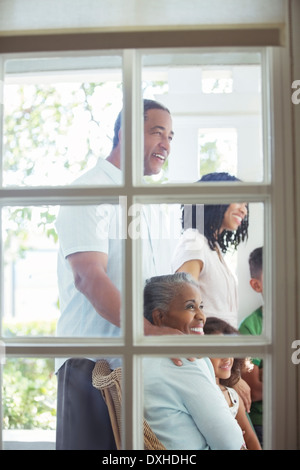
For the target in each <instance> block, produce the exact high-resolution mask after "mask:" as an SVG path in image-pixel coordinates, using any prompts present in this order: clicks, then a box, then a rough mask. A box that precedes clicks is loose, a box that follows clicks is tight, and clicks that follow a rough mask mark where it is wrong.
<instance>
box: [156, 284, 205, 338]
mask: <svg viewBox="0 0 300 470" xmlns="http://www.w3.org/2000/svg"><path fill="white" fill-rule="evenodd" d="M204 323H205V315H204V313H203V302H202V299H201V295H200V290H199V289H198V288H197V287H196V286H194V285H192V284H189V283H185V284H183V285H182V287H181V288H180V290H179V291H178V293H177V295H176V296H175V297H174V299H173V300H172V302H171V303H170V306H169V310H168V311H167V312H164V313H163V314H161V315H160V326H168V327H172V328H176V329H177V330H180V331H182V333H184V334H189V335H191V334H194V335H203V334H204V333H203V326H204Z"/></svg>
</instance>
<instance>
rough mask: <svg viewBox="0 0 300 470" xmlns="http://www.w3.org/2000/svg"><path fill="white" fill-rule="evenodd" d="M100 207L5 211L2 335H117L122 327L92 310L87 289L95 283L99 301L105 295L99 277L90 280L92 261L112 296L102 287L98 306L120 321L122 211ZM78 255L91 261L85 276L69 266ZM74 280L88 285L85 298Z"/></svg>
mask: <svg viewBox="0 0 300 470" xmlns="http://www.w3.org/2000/svg"><path fill="white" fill-rule="evenodd" d="M102 202H103V203H102V204H101V205H99V204H97V205H83V206H72V205H70V206H63V207H61V208H59V207H57V206H36V207H5V208H3V210H2V231H3V232H2V240H3V252H4V294H3V305H4V314H3V319H2V321H3V333H4V336H27V335H29V336H30V335H33V336H40V335H42V336H43V335H45V336H52V335H55V334H56V327H57V322H58V329H57V334H58V335H59V336H70V337H73V336H83V337H85V336H93V337H99V336H108V337H111V336H119V335H120V329H119V328H118V327H116V326H114V325H111V324H109V323H108V322H107V321H106V320H104V318H103V317H102V316H101V315H100V314H99V313H97V312H96V311H95V310H94V308H93V307H92V304H91V302H90V301H88V300H87V297H89V293H88V292H86V290H84V289H86V288H87V287H89V286H90V283H91V284H92V283H93V282H94V283H95V284H96V283H97V284H96V286H95V288H94V291H95V292H96V294H95V295H98V294H99V293H100V290H101V288H102V289H103V286H104V284H105V282H104V280H103V279H101V282H100V281H96V279H98V278H97V275H98V271H97V270H95V271H92V272H93V275H92V278H88V275H90V273H91V270H93V268H94V266H95V263H96V262H95V260H97V263H96V266H97V268H98V263H99V262H101V263H103V269H105V270H106V272H107V278H106V281H107V282H108V283H109V285H110V283H111V288H112V289H113V291H114V295H113V294H111V293H110V292H109V289H108V287H105V288H104V295H102V303H101V305H100V304H99V302H98V301H97V300H95V302H96V305H98V307H97V308H98V310H99V311H102V309H103V311H106V310H107V309H109V308H110V307H111V308H113V311H114V314H115V315H116V317H117V316H118V315H120V305H119V304H120V302H121V300H120V295H122V292H123V287H122V286H123V282H124V276H123V250H124V242H125V238H126V237H125V235H124V234H123V232H122V230H123V228H122V227H123V225H122V224H123V214H124V212H123V208H122V207H121V205H118V204H109V203H107V204H106V203H105V200H103V201H102ZM108 252H109V258H107V253H108ZM74 253H76V254H78V253H79V254H80V255H81V256H83V255H84V254H87V255H88V264H87V271H82V268H81V264H80V267H79V265H77V264H76V265H74V266H73V265H72V266H73V267H72V268H71V264H70V262H69V260H70V258H71V255H74ZM99 257H100V258H99ZM81 259H83V258H82V257H81ZM84 259H85V258H84ZM80 263H81V262H80ZM83 264H84V263H83ZM84 266H85V264H84ZM101 266H102V265H101ZM72 269H74V271H73V270H72ZM77 276H80V279H81V280H82V281H83V283H84V285H85V287H84V288H83V291H84V293H85V295H84V294H83V293H82V292H80V291H79V289H81V286H76V287H75V284H74V283H75V279H76V280H77ZM98 283H99V288H97V285H98ZM105 285H106V284H105ZM102 294H103V292H102ZM111 296H112V297H111ZM112 299H113V300H112ZM117 306H118V309H117ZM121 308H122V307H121ZM104 315H105V314H104Z"/></svg>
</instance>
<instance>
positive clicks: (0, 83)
mask: <svg viewBox="0 0 300 470" xmlns="http://www.w3.org/2000/svg"><path fill="white" fill-rule="evenodd" d="M3 87H4V60H3V57H2V56H0V188H1V187H2V169H3V102H4V95H3V92H4V90H3ZM3 277H4V266H3V245H2V209H1V206H0V338H2V318H3V314H4V302H3V295H2V292H3V289H4V279H3ZM1 344H2V343H1ZM1 344H0V347H1ZM3 361H4V359H3V360H2V359H1V357H0V403H1V407H0V423H1V424H0V450H2V449H3V439H2V437H3V433H2V425H3V407H2V382H3V375H2V368H3V365H2V362H3Z"/></svg>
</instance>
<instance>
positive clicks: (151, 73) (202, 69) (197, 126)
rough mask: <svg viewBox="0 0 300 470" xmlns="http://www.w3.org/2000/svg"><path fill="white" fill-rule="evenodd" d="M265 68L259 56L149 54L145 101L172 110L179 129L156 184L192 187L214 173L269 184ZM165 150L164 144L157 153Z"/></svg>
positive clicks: (145, 59)
mask: <svg viewBox="0 0 300 470" xmlns="http://www.w3.org/2000/svg"><path fill="white" fill-rule="evenodd" d="M261 68H262V65H261V55H260V53H259V52H244V53H243V52H238V53H235V52H195V53H191V52H190V51H189V52H188V53H176V54H175V53H171V52H170V53H166V52H165V53H163V52H162V53H158V54H147V55H146V54H145V55H144V56H143V69H142V80H143V82H142V84H143V97H144V98H145V99H153V100H157V101H158V102H159V103H161V104H162V105H164V106H166V107H167V108H168V109H169V111H170V113H171V116H172V124H173V131H174V138H173V140H172V142H171V146H170V147H171V148H170V154H169V157H168V159H167V160H166V161H165V163H164V164H163V166H162V169H161V171H160V173H159V174H153V176H152V180H154V181H158V182H162V183H189V182H194V181H197V180H198V179H200V177H201V176H202V175H203V174H206V173H208V172H212V171H215V172H220V171H226V172H229V173H233V174H234V175H235V176H237V177H238V178H239V179H240V180H242V181H245V182H261V181H262V180H263V178H264V174H263V139H262V94H261ZM163 147H165V143H164V142H158V143H157V146H156V147H155V149H154V151H153V155H156V154H157V153H159V151H160V150H161V152H162V153H163V152H164V150H162V149H163Z"/></svg>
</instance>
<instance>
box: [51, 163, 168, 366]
mask: <svg viewBox="0 0 300 470" xmlns="http://www.w3.org/2000/svg"><path fill="white" fill-rule="evenodd" d="M121 183H122V173H121V171H120V170H119V169H118V168H116V167H115V166H114V165H112V164H111V163H109V162H108V161H107V160H104V159H102V158H99V160H98V162H97V164H96V166H95V167H94V168H92V169H91V170H89V171H87V172H86V173H85V174H83V175H82V176H81V177H80V178H78V179H77V180H76V181H75V182H74V183H73V184H76V185H96V186H97V185H99V186H100V185H101V186H105V185H106V186H107V185H115V186H116V195H117V194H118V186H119V185H120V184H121ZM120 203H121V205H122V209H124V210H125V215H126V211H127V210H128V211H130V210H133V209H134V208H132V209H131V208H129V207H127V206H126V202H125V201H124V200H121V201H120ZM121 205H112V204H106V203H105V202H104V201H101V197H100V196H99V204H98V205H81V206H76V205H70V206H62V207H61V208H60V211H59V214H58V217H57V221H56V229H57V233H58V239H59V245H60V246H59V253H58V262H57V274H58V287H59V302H60V311H61V315H60V318H59V320H58V325H57V335H58V336H67V337H76V336H77V337H78V336H82V337H117V336H120V328H118V327H117V326H115V325H113V324H112V323H110V322H109V321H107V320H106V319H104V318H103V317H102V316H101V315H99V314H98V313H97V312H96V311H95V310H94V308H93V306H92V305H91V303H90V302H89V301H88V300H87V298H86V297H85V296H84V295H83V294H82V293H80V292H79V291H78V290H77V289H76V288H75V286H74V278H73V273H72V270H71V267H70V264H69V262H68V260H67V259H66V257H67V256H68V255H70V254H72V253H77V252H88V251H96V252H103V253H106V254H107V255H108V265H107V274H108V276H109V278H110V279H111V281H112V282H113V284H114V285H115V286H116V287H117V289H118V290H119V291H120V292H122V290H123V288H124V273H123V268H124V263H123V260H124V248H125V240H126V237H127V236H141V238H142V251H143V256H142V259H143V280H142V281H145V279H146V278H148V277H151V276H154V275H158V274H165V273H169V272H170V270H171V265H170V259H171V254H170V253H168V249H167V242H168V241H167V240H161V239H160V238H161V237H160V231H158V232H157V228H158V221H163V220H164V217H165V216H164V215H160V214H159V211H160V209H161V208H160V206H159V205H153V206H152V205H150V204H149V205H147V206H144V207H143V208H141V207H140V208H139V207H137V208H135V209H136V214H135V213H133V214H132V224H131V226H130V227H129V229H128V232H129V233H126V228H125V230H124V227H122V225H121V224H122V220H124V214H122V209H121ZM139 209H141V210H140V211H139ZM129 213H130V212H129ZM134 227H136V230H134ZM130 229H131V232H130ZM156 232H157V233H156ZM159 250H161V251H159ZM140 288H141V289H143V285H141V287H140ZM108 361H109V362H110V366H111V368H112V369H113V368H115V367H118V366H120V360H119V359H117V358H116V359H115V358H109V359H108ZM63 362H64V360H63V359H61V360H60V359H59V360H57V361H56V365H57V367H60V365H61V364H62V363H63Z"/></svg>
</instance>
